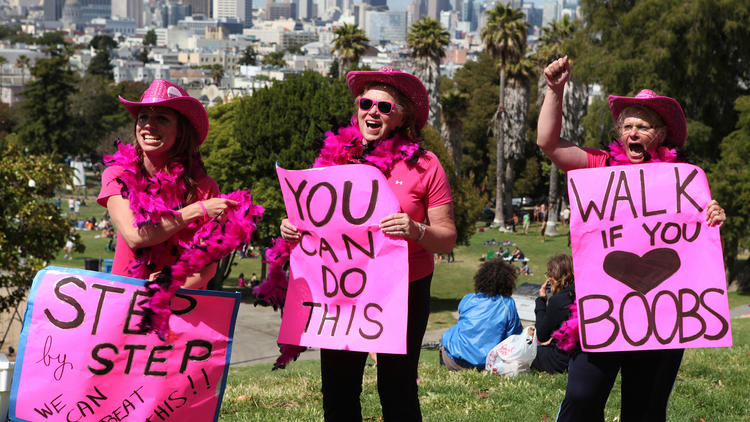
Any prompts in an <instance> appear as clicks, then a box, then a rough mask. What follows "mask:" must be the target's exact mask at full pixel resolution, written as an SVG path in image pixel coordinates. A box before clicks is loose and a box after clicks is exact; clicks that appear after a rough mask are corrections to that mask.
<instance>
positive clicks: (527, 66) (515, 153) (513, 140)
mask: <svg viewBox="0 0 750 422" xmlns="http://www.w3.org/2000/svg"><path fill="white" fill-rule="evenodd" d="M534 76H535V74H534V63H533V62H532V61H531V59H529V58H527V57H524V58H522V59H521V60H520V61H519V62H517V63H514V64H513V65H511V66H508V83H507V84H506V86H505V104H506V107H505V113H506V117H507V118H506V119H503V122H502V123H503V126H502V131H503V137H504V138H505V145H504V146H505V149H504V151H503V154H504V158H505V182H504V183H505V192H507V193H508V195H505V196H504V198H503V199H504V201H505V209H506V210H509V212H511V216H512V213H513V207H512V204H511V200H512V196H513V195H512V193H513V183H514V181H515V176H516V175H515V168H516V161H517V160H519V159H520V158H521V157H523V155H524V150H525V147H526V141H527V138H526V132H527V130H526V129H527V125H526V119H527V117H528V115H529V81H530V80H531V79H532V78H534Z"/></svg>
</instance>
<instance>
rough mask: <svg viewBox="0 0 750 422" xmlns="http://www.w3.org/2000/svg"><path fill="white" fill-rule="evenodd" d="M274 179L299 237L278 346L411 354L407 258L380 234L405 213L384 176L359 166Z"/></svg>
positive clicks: (402, 246) (402, 247) (400, 243)
mask: <svg viewBox="0 0 750 422" xmlns="http://www.w3.org/2000/svg"><path fill="white" fill-rule="evenodd" d="M276 171H277V173H278V176H279V181H280V183H281V190H282V193H283V196H284V203H285V205H286V210H287V215H288V216H289V220H290V222H291V223H292V224H294V225H295V226H296V227H297V228H298V230H299V232H300V237H301V238H300V241H299V243H298V244H297V246H295V247H294V249H293V250H292V253H291V257H290V268H291V270H290V276H289V289H288V291H287V296H286V303H285V306H284V316H283V318H282V321H281V330H280V331H279V342H280V343H284V344H296V345H302V346H310V347H322V348H327V349H339V350H357V351H367V352H383V353H401V354H403V353H406V310H407V296H408V282H409V278H408V274H409V267H408V250H407V245H406V241H405V240H403V239H397V238H392V237H388V236H386V235H384V234H383V233H382V232H381V231H380V229H379V228H378V222H379V221H380V219H381V218H383V217H385V216H388V215H390V214H393V213H396V212H399V209H400V207H399V204H398V201H397V200H396V197H395V195H394V194H393V192H392V191H391V190H390V188H389V187H388V183H387V181H386V180H385V177H384V176H383V174H382V173H381V172H380V171H379V170H378V169H376V168H374V167H372V166H368V165H362V164H356V165H344V166H334V167H325V168H316V169H310V170H297V171H289V170H284V169H282V168H277V169H276Z"/></svg>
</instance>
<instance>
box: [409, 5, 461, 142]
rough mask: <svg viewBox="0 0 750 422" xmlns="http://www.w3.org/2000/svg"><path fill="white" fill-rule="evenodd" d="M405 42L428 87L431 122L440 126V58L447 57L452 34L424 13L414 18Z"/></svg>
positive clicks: (417, 69) (435, 125) (434, 125)
mask: <svg viewBox="0 0 750 422" xmlns="http://www.w3.org/2000/svg"><path fill="white" fill-rule="evenodd" d="M406 43H407V45H408V46H409V49H410V50H411V56H412V57H413V58H414V76H416V77H418V78H419V79H420V80H421V81H422V83H423V84H424V85H425V88H427V95H428V96H429V98H430V119H429V123H430V125H431V126H432V127H434V128H435V129H439V128H440V109H441V107H440V59H442V58H443V57H445V47H446V46H447V45H448V44H449V43H450V36H449V34H448V31H446V30H445V29H444V28H443V27H442V25H440V22H438V21H437V20H435V19H433V18H430V17H423V18H422V19H420V20H418V21H416V22H414V23H413V24H412V26H411V27H410V28H409V33H408V34H407V35H406Z"/></svg>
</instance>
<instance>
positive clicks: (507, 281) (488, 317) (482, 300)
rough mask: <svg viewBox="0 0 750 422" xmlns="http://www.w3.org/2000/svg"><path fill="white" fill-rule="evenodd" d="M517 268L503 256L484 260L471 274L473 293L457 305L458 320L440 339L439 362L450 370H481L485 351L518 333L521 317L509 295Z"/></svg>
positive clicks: (519, 331)
mask: <svg viewBox="0 0 750 422" xmlns="http://www.w3.org/2000/svg"><path fill="white" fill-rule="evenodd" d="M516 276H517V273H516V268H515V267H514V266H513V265H512V264H509V263H507V262H505V261H504V260H503V259H502V258H495V259H491V260H489V261H486V262H485V263H484V264H482V266H481V267H479V270H478V271H477V273H476V274H475V275H474V293H469V294H468V295H466V296H464V298H463V299H461V302H460V303H459V304H458V322H456V324H455V325H454V326H452V327H451V328H449V329H448V330H447V331H446V332H445V333H443V336H442V338H441V340H440V342H441V344H442V352H441V356H440V363H441V364H443V365H445V366H447V367H448V369H450V370H451V371H460V370H463V369H477V370H482V369H484V366H485V360H486V359H487V354H488V353H489V352H490V350H492V348H493V347H495V345H497V344H498V343H500V342H501V341H503V340H504V339H505V338H506V337H508V336H510V335H512V334H521V331H522V329H523V327H522V326H521V318H520V317H519V316H518V311H517V310H516V302H515V301H514V300H513V298H511V297H510V296H511V294H512V293H513V289H514V288H515V286H516Z"/></svg>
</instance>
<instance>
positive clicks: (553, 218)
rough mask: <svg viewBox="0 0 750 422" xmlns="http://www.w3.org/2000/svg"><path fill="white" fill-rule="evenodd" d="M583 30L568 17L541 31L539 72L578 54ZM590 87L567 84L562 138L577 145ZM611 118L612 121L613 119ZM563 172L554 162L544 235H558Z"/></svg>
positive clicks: (577, 82)
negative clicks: (578, 38)
mask: <svg viewBox="0 0 750 422" xmlns="http://www.w3.org/2000/svg"><path fill="white" fill-rule="evenodd" d="M579 28H580V21H572V20H570V18H569V17H568V16H567V15H566V16H563V18H562V19H560V20H557V21H553V22H551V23H550V24H549V25H547V26H545V27H544V28H542V36H541V37H540V39H539V45H538V46H537V51H536V54H535V55H536V59H537V63H538V65H539V68H540V71H541V70H542V69H543V68H544V67H545V66H546V65H547V64H548V63H549V62H550V61H551V60H553V59H556V58H558V57H562V56H571V59H573V56H574V55H575V52H576V49H575V44H573V39H574V37H575V35H576V33H577V31H578V30H579ZM538 89H539V101H542V99H544V95H545V93H546V90H547V83H546V82H545V80H544V75H543V74H542V73H541V72H540V76H539V80H538ZM587 99H588V86H587V85H586V84H585V83H583V82H582V81H581V80H580V79H579V78H578V76H577V75H573V76H572V77H571V78H569V79H568V81H567V82H566V83H565V92H564V94H563V120H562V127H561V130H560V136H561V137H562V138H565V139H567V140H569V141H570V142H573V143H575V144H577V145H582V144H583V136H584V125H583V117H584V116H585V114H586V111H587ZM610 119H611V118H610ZM560 180H561V178H560V170H559V169H558V168H557V166H556V165H555V163H551V167H550V174H549V194H548V196H547V206H548V208H547V216H546V218H547V226H546V229H545V234H547V235H548V236H555V235H557V218H558V215H559V208H560V202H561V198H562V197H564V195H563V193H562V192H561V181H560Z"/></svg>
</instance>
